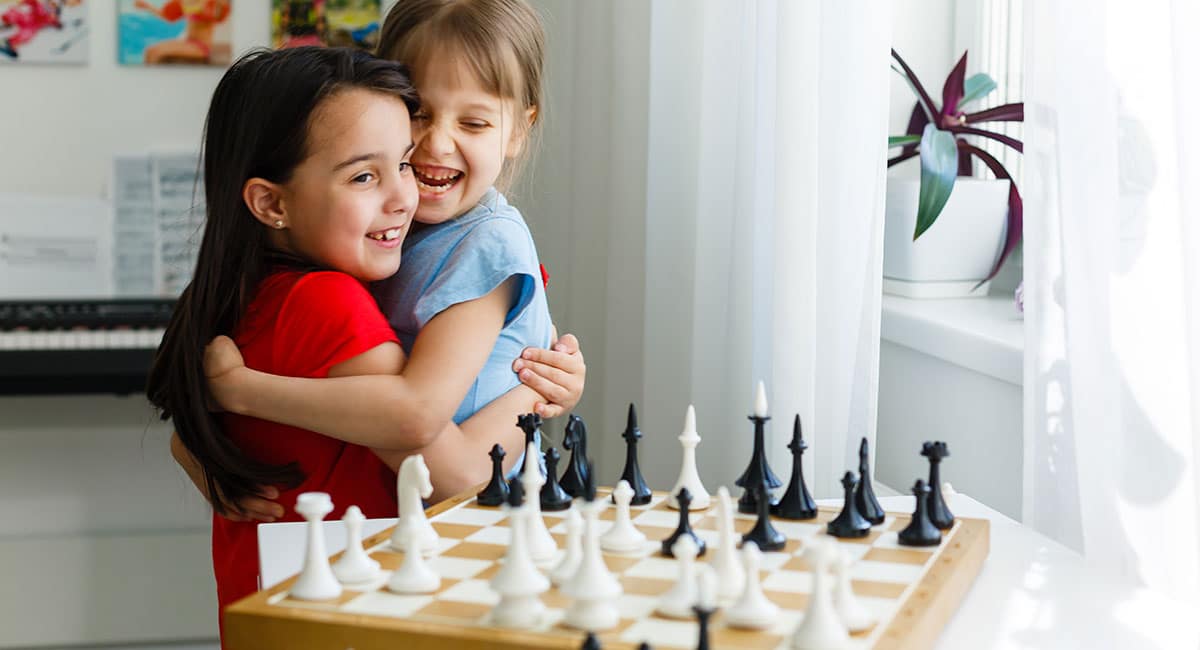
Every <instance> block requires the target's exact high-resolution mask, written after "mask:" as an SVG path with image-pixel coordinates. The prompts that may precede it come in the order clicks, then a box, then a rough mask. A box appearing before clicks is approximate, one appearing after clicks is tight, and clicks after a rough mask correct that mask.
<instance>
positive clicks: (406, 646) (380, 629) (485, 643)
mask: <svg viewBox="0 0 1200 650" xmlns="http://www.w3.org/2000/svg"><path fill="white" fill-rule="evenodd" d="M477 491H478V489H477V488H473V489H472V490H470V491H468V492H465V493H463V494H460V495H458V496H455V497H452V498H450V499H446V500H445V501H443V502H441V503H439V504H437V505H435V506H433V507H431V508H430V509H429V510H427V511H426V515H427V516H429V517H433V516H435V515H438V514H440V513H442V512H445V511H447V510H450V509H451V508H454V507H455V506H458V505H459V504H461V503H463V502H466V501H469V500H471V499H473V498H474V497H475V493H476V492H477ZM820 510H821V511H823V512H836V511H837V510H838V509H837V508H831V507H821V508H820ZM896 516H897V517H898V518H903V519H907V518H909V517H910V515H908V514H897V515H896ZM391 532H392V529H391V528H389V529H387V530H384V531H382V532H379V533H377V534H375V535H372V536H370V537H368V538H366V539H365V540H363V542H364V547H366V548H370V547H372V546H375V545H378V544H381V543H383V542H384V541H386V540H387V539H388V538H389V537H390V536H391ZM989 538H990V523H989V522H988V521H987V520H986V519H970V518H963V517H959V518H957V520H956V524H955V527H954V529H953V530H952V531H951V533H949V534H947V535H946V537H945V538H944V539H943V541H942V545H943V548H942V549H940V552H939V555H938V557H937V560H936V561H935V563H934V565H933V566H930V567H929V568H928V569H927V570H926V572H925V574H924V576H923V577H922V578H921V580H920V581H919V582H918V583H917V584H916V585H915V589H913V591H912V593H910V594H909V595H908V598H907V599H905V601H904V602H903V603H902V604H901V606H900V608H899V610H898V611H897V613H896V614H895V615H894V616H893V618H892V620H891V622H890V624H889V625H888V627H887V628H886V629H885V630H884V631H883V633H882V635H881V636H880V638H879V640H878V641H877V642H876V643H875V645H874V646H872V648H873V650H921V649H924V648H929V647H931V646H932V645H933V644H934V642H935V641H936V640H937V638H938V635H939V634H941V631H942V629H943V628H944V627H945V626H946V623H947V622H948V621H949V619H950V617H951V616H952V615H953V614H954V612H955V611H956V610H957V609H958V605H959V603H960V602H961V601H962V599H963V597H964V596H965V595H966V593H967V591H968V590H969V589H970V587H971V584H972V583H974V581H975V578H976V576H978V575H979V571H980V570H981V568H982V567H983V562H984V560H985V559H986V558H987V555H988V550H989ZM340 556H341V553H338V554H337V555H334V556H333V557H332V559H333V560H336V559H337V558H338V557H340ZM296 578H297V576H293V577H291V578H289V579H287V580H285V581H283V582H281V583H280V584H278V585H275V586H274V587H271V588H270V589H265V590H262V591H259V592H257V593H255V594H253V595H251V596H248V597H246V598H244V599H242V600H240V601H238V602H236V603H234V604H233V605H230V606H229V607H228V608H226V609H225V611H224V613H223V619H224V647H225V648H227V649H230V650H328V649H330V648H353V650H396V649H397V648H401V649H402V650H445V649H447V648H454V649H461V650H493V649H496V648H510V649H513V650H526V649H531V648H538V649H540V648H578V647H579V645H580V643H581V641H582V638H583V633H582V632H580V633H579V634H578V635H577V636H573V637H566V636H562V635H547V634H544V633H542V632H538V631H524V630H511V629H504V628H498V627H490V626H480V625H454V624H447V623H444V622H442V623H433V622H429V621H419V620H411V619H406V618H397V617H387V616H375V615H369V614H356V613H347V612H340V611H324V610H320V609H313V608H308V607H304V608H302V607H287V606H283V605H280V604H274V605H272V604H269V601H270V600H272V597H273V596H275V595H277V594H279V593H280V592H284V591H287V590H289V589H291V587H292V584H293V583H294V582H295V581H296ZM635 647H636V644H631V643H606V644H605V648H631V649H632V648H635Z"/></svg>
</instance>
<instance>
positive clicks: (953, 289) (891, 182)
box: [883, 178, 1009, 298]
mask: <svg viewBox="0 0 1200 650" xmlns="http://www.w3.org/2000/svg"><path fill="white" fill-rule="evenodd" d="M1008 185H1009V181H1007V180H987V179H974V178H959V179H956V180H955V182H954V191H953V192H951V193H950V200H949V201H947V202H946V206H945V207H944V208H943V209H942V213H941V214H940V215H938V218H937V221H935V222H934V224H933V225H932V226H930V227H929V229H928V230H926V231H925V233H924V234H922V235H921V237H920V239H918V240H916V241H913V238H912V236H913V232H914V231H915V230H916V225H917V197H918V195H919V193H920V188H921V183H920V180H919V179H915V178H911V179H910V178H888V183H887V207H886V212H885V213H884V234H883V292H884V293H890V294H893V295H898V296H907V297H909V298H960V297H964V296H984V295H987V290H988V285H989V284H990V283H985V284H984V285H982V286H979V287H978V288H976V285H978V284H979V281H980V280H982V279H984V278H986V277H987V275H988V272H989V271H991V270H992V264H994V263H995V262H996V257H997V256H998V255H999V254H1000V251H1001V249H1002V247H1003V246H1004V230H1005V222H1006V220H1007V219H1008Z"/></svg>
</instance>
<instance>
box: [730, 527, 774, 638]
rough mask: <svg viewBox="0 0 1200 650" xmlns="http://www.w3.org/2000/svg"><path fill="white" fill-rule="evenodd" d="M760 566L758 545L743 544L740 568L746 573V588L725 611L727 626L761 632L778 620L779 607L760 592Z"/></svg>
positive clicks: (760, 553)
mask: <svg viewBox="0 0 1200 650" xmlns="http://www.w3.org/2000/svg"><path fill="white" fill-rule="evenodd" d="M760 566H762V551H760V550H758V544H755V543H754V542H745V543H743V544H742V568H743V569H744V570H745V572H746V588H745V589H743V590H742V596H741V598H738V600H737V602H736V603H734V604H733V606H732V607H730V608H729V609H728V610H726V611H725V623H726V624H727V625H729V626H731V627H742V628H749V629H752V630H763V629H766V628H768V627H771V626H772V625H774V624H775V622H776V621H777V620H778V619H779V606H777V605H776V604H775V603H773V602H771V601H770V600H768V599H767V596H766V594H764V593H763V591H762V583H761V582H759V579H758V569H759V567H760Z"/></svg>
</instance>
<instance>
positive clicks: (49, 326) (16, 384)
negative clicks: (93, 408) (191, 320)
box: [0, 298, 175, 395]
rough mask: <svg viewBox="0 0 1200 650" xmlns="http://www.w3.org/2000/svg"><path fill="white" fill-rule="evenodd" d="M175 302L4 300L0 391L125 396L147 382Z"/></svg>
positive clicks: (0, 319) (0, 330)
mask: <svg viewBox="0 0 1200 650" xmlns="http://www.w3.org/2000/svg"><path fill="white" fill-rule="evenodd" d="M174 306H175V301H174V300H173V299H167V298H113V299H80V300H59V299H56V300H7V301H0V395H67V394H87V393H93V394H103V393H113V394H118V395H127V394H134V393H140V392H142V391H144V390H145V387H146V374H147V372H148V371H149V369H150V364H151V362H152V361H153V359H154V352H155V350H157V349H158V345H159V343H160V342H161V341H162V336H163V332H164V331H165V328H166V326H167V321H169V320H170V318H171V311H172V309H174Z"/></svg>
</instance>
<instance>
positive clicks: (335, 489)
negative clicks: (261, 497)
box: [212, 271, 397, 610]
mask: <svg viewBox="0 0 1200 650" xmlns="http://www.w3.org/2000/svg"><path fill="white" fill-rule="evenodd" d="M234 340H235V341H237V344H238V347H239V348H241V351H242V355H243V356H244V358H245V360H246V365H247V366H248V367H250V368H254V369H256V370H262V371H264V372H269V373H272V374H276V375H285V376H289V377H326V376H328V374H329V369H330V368H331V367H333V366H335V365H337V364H339V363H341V362H343V361H346V360H348V359H351V358H353V357H356V356H358V355H359V354H362V353H363V352H366V351H367V350H370V349H371V348H373V347H375V346H377V345H379V344H381V343H385V342H388V341H397V339H396V333H395V332H394V331H392V328H391V327H390V326H389V325H388V323H387V320H386V319H385V318H384V317H383V314H381V313H380V312H379V307H378V306H376V304H375V301H374V300H373V299H372V298H371V296H370V294H368V293H367V290H366V288H365V287H364V286H363V285H362V283H360V282H359V281H358V280H355V279H354V278H352V277H350V276H349V275H346V274H344V273H337V272H332V271H318V272H309V273H304V272H301V271H281V272H278V273H275V274H273V275H270V276H268V277H267V279H266V280H264V281H263V283H262V284H261V285H259V287H258V292H257V294H256V295H255V297H254V300H253V301H252V302H251V303H250V306H249V307H248V308H247V310H246V313H245V314H244V315H243V316H242V319H241V321H240V322H239V323H238V325H237V328H236V330H235V331H234ZM223 424H224V429H225V434H226V435H227V436H229V438H230V439H232V440H233V441H234V442H235V443H236V444H237V445H238V447H240V448H241V449H242V450H243V451H244V452H245V453H246V454H248V455H249V456H251V457H253V458H256V459H258V460H262V461H265V462H268V463H273V464H284V463H289V462H292V461H298V462H299V463H300V468H301V470H302V471H303V472H304V474H305V476H306V478H305V480H304V482H303V483H302V484H301V485H300V486H299V487H297V488H295V489H292V490H287V491H281V493H280V496H279V504H280V505H282V506H283V507H284V509H285V510H286V514H285V515H284V516H283V519H282V521H303V518H302V517H300V516H299V515H297V514H296V512H295V509H294V506H295V504H296V497H297V495H299V494H300V493H301V492H311V491H319V492H328V493H329V495H330V496H331V497H332V498H333V504H334V510H333V512H332V513H330V515H329V518H340V517H341V516H342V515H343V514H344V513H345V510H346V508H347V507H349V506H351V505H357V506H358V507H359V508H361V509H362V511H363V514H364V515H366V516H367V517H369V518H379V517H395V516H396V508H397V507H396V475H395V473H393V472H392V471H391V470H390V469H388V467H387V466H386V465H384V464H383V462H382V461H380V460H379V459H378V458H377V457H376V456H375V455H374V454H372V453H371V452H370V450H368V449H367V448H366V447H362V446H360V445H353V444H349V443H346V442H342V441H340V440H336V439H334V438H330V437H328V436H323V435H321V434H319V433H314V432H312V431H307V430H304V429H298V428H296V427H289V426H286V425H282V424H276V423H274V422H267V421H265V420H259V419H256V418H251V417H246V416H240V415H233V414H226V415H225V416H224V422H223ZM256 528H257V524H255V523H253V522H233V521H229V520H228V519H225V518H223V517H220V516H217V515H215V514H214V515H213V534H212V551H213V571H214V572H215V574H216V578H217V599H218V601H219V602H220V606H221V609H222V610H223V609H224V608H225V606H226V605H229V604H231V603H233V602H234V601H236V600H238V599H240V598H243V597H245V596H248V595H250V594H252V593H254V592H255V591H256V590H257V589H258V536H257V531H256Z"/></svg>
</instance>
